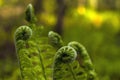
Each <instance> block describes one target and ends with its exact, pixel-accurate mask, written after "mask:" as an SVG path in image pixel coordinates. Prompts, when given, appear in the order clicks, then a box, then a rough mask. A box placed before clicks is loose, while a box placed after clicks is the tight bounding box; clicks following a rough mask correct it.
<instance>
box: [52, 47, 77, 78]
mask: <svg viewBox="0 0 120 80" xmlns="http://www.w3.org/2000/svg"><path fill="white" fill-rule="evenodd" d="M76 56H77V53H76V51H75V50H74V49H73V48H72V47H70V46H63V47H61V48H60V49H59V50H58V51H57V52H56V55H55V59H54V66H53V80H69V79H70V80H71V79H72V80H77V79H76V77H75V76H74V72H73V70H72V68H71V67H70V63H72V62H73V61H74V60H75V59H76ZM66 66H67V67H66ZM68 76H69V78H68Z"/></svg>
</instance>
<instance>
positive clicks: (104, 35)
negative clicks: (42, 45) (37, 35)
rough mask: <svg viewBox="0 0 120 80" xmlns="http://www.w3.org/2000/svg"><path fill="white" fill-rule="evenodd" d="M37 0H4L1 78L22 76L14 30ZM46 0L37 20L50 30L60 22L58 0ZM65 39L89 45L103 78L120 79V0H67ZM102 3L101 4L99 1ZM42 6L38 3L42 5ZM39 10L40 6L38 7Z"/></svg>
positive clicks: (1, 1)
mask: <svg viewBox="0 0 120 80" xmlns="http://www.w3.org/2000/svg"><path fill="white" fill-rule="evenodd" d="M36 1H37V0H0V80H20V77H19V69H18V62H17V59H16V53H15V49H14V44H13V42H14V39H13V36H14V31H15V29H16V28H17V27H18V26H20V25H21V24H27V23H26V22H25V20H24V9H25V7H26V6H27V4H28V3H33V4H34V6H35V2H36ZM40 1H42V3H43V4H42V7H43V10H42V12H40V11H38V13H37V18H38V22H37V24H41V25H43V26H45V27H46V32H45V33H46V34H47V32H48V31H49V30H51V29H54V26H55V24H56V22H57V14H56V7H57V5H58V4H57V3H56V1H57V0H40ZM65 1H66V2H65V4H66V5H67V9H66V13H65V14H64V18H63V35H62V36H63V37H64V41H65V42H66V43H68V42H69V41H73V40H74V41H79V42H80V43H82V44H83V45H85V47H86V48H87V50H88V52H89V53H90V56H91V57H92V60H93V63H94V64H95V68H96V71H97V73H98V76H99V77H100V80H120V76H119V75H120V64H119V61H120V58H119V56H120V54H119V53H120V12H119V9H120V0H94V1H92V0H75V1H72V0H65ZM98 3H99V4H98ZM39 8H40V7H38V9H39ZM36 10H37V9H36Z"/></svg>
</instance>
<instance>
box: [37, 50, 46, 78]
mask: <svg viewBox="0 0 120 80" xmlns="http://www.w3.org/2000/svg"><path fill="white" fill-rule="evenodd" d="M38 51H39V58H40V62H41V68H42V72H43V76H44V78H45V80H47V77H46V74H45V68H44V65H43V60H42V56H41V55H40V50H39V48H38Z"/></svg>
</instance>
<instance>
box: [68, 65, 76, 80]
mask: <svg viewBox="0 0 120 80" xmlns="http://www.w3.org/2000/svg"><path fill="white" fill-rule="evenodd" d="M68 67H69V70H70V72H71V74H72V76H73V79H74V80H77V79H76V76H75V74H74V71H73V69H72V67H71V65H70V63H68Z"/></svg>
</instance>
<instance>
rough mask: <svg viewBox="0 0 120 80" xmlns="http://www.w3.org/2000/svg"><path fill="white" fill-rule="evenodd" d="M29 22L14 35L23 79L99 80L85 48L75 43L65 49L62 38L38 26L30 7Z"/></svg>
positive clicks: (27, 13)
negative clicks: (46, 34) (46, 33)
mask: <svg viewBox="0 0 120 80" xmlns="http://www.w3.org/2000/svg"><path fill="white" fill-rule="evenodd" d="M26 20H27V21H28V22H29V26H20V27H19V28H18V29H17V30H16V32H15V45H16V52H17V55H18V59H19V64H20V71H21V77H22V79H23V80H52V79H53V80H97V77H96V73H95V70H94V67H93V64H92V62H91V60H90V57H89V55H88V53H87V51H86V49H85V48H84V46H82V45H81V44H80V43H78V42H75V41H73V42H70V43H69V44H68V45H67V46H65V44H64V43H63V40H62V38H61V36H60V35H59V34H57V33H55V32H53V31H50V32H49V33H48V36H45V35H43V32H44V28H43V27H42V26H37V25H36V24H35V22H36V18H35V15H34V9H33V7H32V5H31V4H29V5H28V7H27V9H26ZM54 55H55V56H54Z"/></svg>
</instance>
